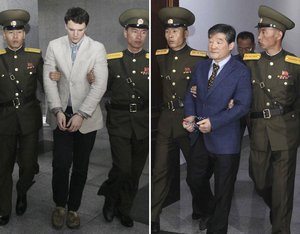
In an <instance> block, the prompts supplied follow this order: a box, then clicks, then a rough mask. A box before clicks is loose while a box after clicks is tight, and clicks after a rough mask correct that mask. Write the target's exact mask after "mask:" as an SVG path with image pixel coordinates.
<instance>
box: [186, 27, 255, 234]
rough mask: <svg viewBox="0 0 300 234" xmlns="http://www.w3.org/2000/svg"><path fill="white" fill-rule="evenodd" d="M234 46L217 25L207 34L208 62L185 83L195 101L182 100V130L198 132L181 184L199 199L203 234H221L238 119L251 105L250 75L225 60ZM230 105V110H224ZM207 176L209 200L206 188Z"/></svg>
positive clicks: (227, 30) (235, 162)
mask: <svg viewBox="0 0 300 234" xmlns="http://www.w3.org/2000/svg"><path fill="white" fill-rule="evenodd" d="M234 41H235V30H234V28H233V27H232V26H230V25H226V24H217V25H215V26H213V27H212V28H210V29H209V31H208V51H209V57H210V59H208V60H203V61H201V62H199V63H197V65H196V68H195V73H194V75H193V78H192V81H191V86H192V85H196V87H197V97H194V96H193V95H192V94H191V93H190V92H189V93H187V95H186V99H185V116H186V118H185V119H184V121H183V127H184V128H186V129H187V131H189V132H193V131H198V137H197V140H196V141H195V142H194V144H193V145H192V146H191V147H192V149H191V163H190V165H189V167H188V176H187V181H188V183H189V185H190V186H191V187H193V188H194V189H195V190H199V194H201V195H200V196H201V197H198V199H199V201H201V204H202V207H201V208H202V217H201V219H200V225H199V228H200V230H204V229H206V227H207V233H208V234H211V233H214V234H221V233H222V234H223V233H227V229H228V216H229V211H230V206H231V200H232V194H233V190H234V183H235V180H236V174H237V171H238V166H239V152H240V145H241V144H240V141H241V138H240V118H241V117H242V116H244V115H245V114H247V113H248V112H249V108H250V104H251V83H250V72H249V70H248V69H247V67H246V66H245V65H244V64H242V63H241V62H239V61H237V60H236V59H234V58H233V57H232V56H231V50H232V49H233V48H234ZM232 99H233V100H234V106H233V107H232V108H228V103H229V102H230V100H232ZM193 135H194V134H193ZM212 174H214V178H215V186H214V195H213V194H212V192H211V189H210V184H209V180H210V178H211V176H212ZM190 175H193V176H190Z"/></svg>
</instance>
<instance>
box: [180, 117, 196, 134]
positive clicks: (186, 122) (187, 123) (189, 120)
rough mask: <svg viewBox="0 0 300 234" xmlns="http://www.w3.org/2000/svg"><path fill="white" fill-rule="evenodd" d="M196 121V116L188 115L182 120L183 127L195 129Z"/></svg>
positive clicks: (189, 129) (188, 129) (190, 130)
mask: <svg viewBox="0 0 300 234" xmlns="http://www.w3.org/2000/svg"><path fill="white" fill-rule="evenodd" d="M194 122H195V116H188V117H186V118H184V119H183V121H182V127H183V128H184V129H186V130H187V131H188V132H193V131H194Z"/></svg>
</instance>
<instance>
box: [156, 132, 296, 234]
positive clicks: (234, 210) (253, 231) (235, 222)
mask: <svg viewBox="0 0 300 234" xmlns="http://www.w3.org/2000/svg"><path fill="white" fill-rule="evenodd" d="M249 150H250V148H249V139H248V137H247V136H246V137H244V141H243V149H242V156H241V162H240V168H239V173H238V177H237V181H236V184H235V193H234V197H233V201H232V206H231V212H230V218H229V229H228V234H271V225H270V222H269V209H268V208H267V207H266V206H265V205H264V203H263V201H262V199H261V198H260V197H258V196H257V194H256V193H255V191H254V188H253V183H252V181H251V180H250V178H249V176H248V157H249ZM298 155H300V150H299V152H298ZM297 164H298V165H297V172H296V181H295V193H294V209H293V217H292V224H291V232H292V234H299V233H300V163H299V161H298V163H297ZM185 177H186V168H185V165H183V166H181V193H180V194H181V200H180V201H178V202H176V203H174V204H172V205H170V206H168V207H166V208H165V209H164V210H163V212H162V214H161V217H160V220H161V229H162V230H163V231H166V232H161V233H185V234H192V233H201V234H204V233H206V232H205V231H203V232H201V231H200V230H199V228H198V221H194V220H192V217H191V195H190V192H189V189H188V187H187V184H186V182H185Z"/></svg>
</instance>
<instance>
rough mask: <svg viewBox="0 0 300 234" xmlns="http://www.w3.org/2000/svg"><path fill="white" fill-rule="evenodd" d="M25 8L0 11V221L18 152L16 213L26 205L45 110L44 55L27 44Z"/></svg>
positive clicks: (6, 207)
mask: <svg viewBox="0 0 300 234" xmlns="http://www.w3.org/2000/svg"><path fill="white" fill-rule="evenodd" d="M29 19H30V15H29V13H28V12H27V11H24V10H7V11H3V12H1V13H0V24H1V25H3V38H4V40H5V41H6V42H7V48H6V49H5V50H0V225H5V224H7V223H8V221H9V218H10V215H11V206H12V201H11V200H12V184H13V181H12V172H13V168H14V163H15V160H16V154H17V150H18V151H19V152H18V164H19V180H18V182H17V193H18V196H17V204H16V213H17V215H23V214H24V212H25V211H26V208H27V199H26V193H27V191H28V189H29V188H30V186H31V185H32V184H33V183H34V182H33V178H34V174H35V172H36V165H37V156H38V135H39V134H38V132H39V129H40V128H41V127H42V113H41V108H40V104H39V101H38V100H37V99H36V90H37V80H39V81H40V82H41V83H42V74H43V72H42V69H43V59H42V57H41V52H40V50H39V49H34V48H24V39H25V30H24V26H25V25H26V24H27V22H28V21H29Z"/></svg>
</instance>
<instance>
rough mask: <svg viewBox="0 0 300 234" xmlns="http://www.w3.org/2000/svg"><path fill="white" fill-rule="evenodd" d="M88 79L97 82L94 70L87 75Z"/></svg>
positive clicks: (90, 81)
mask: <svg viewBox="0 0 300 234" xmlns="http://www.w3.org/2000/svg"><path fill="white" fill-rule="evenodd" d="M86 79H87V80H88V82H89V83H90V84H92V83H94V82H95V74H94V70H91V71H90V72H89V73H88V74H87V76H86Z"/></svg>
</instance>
